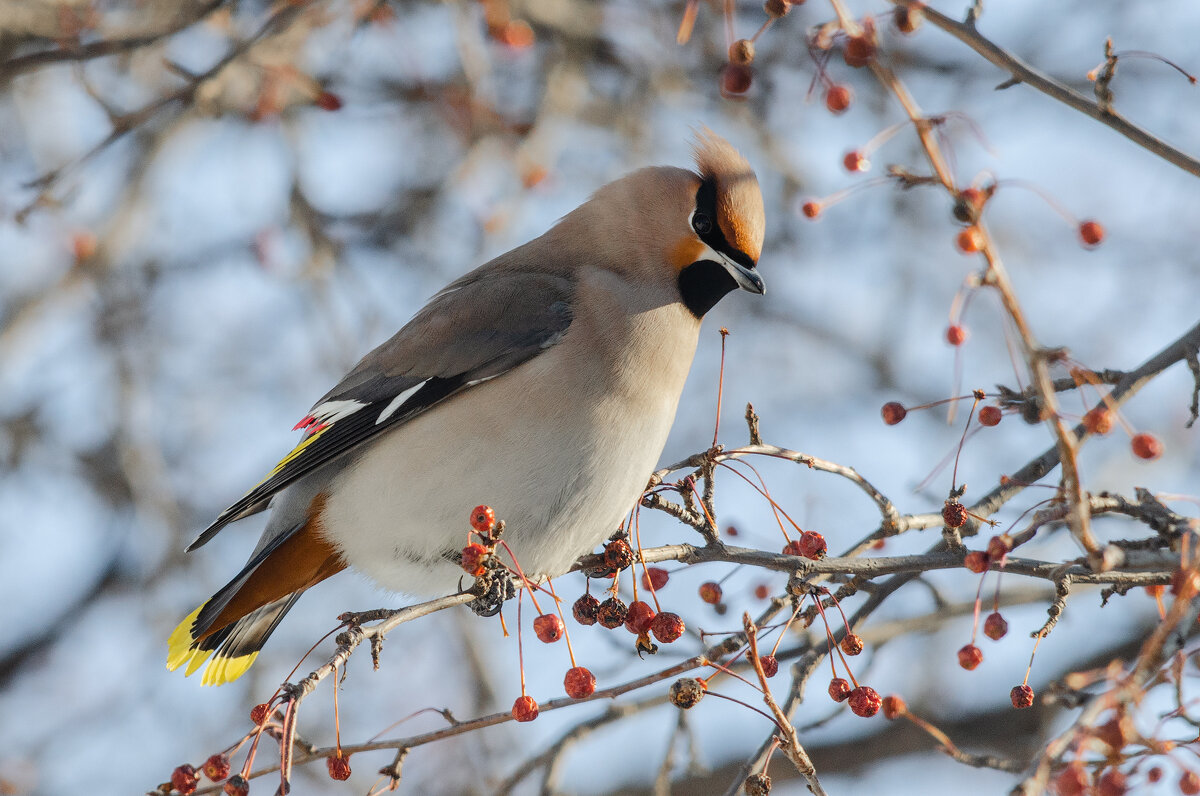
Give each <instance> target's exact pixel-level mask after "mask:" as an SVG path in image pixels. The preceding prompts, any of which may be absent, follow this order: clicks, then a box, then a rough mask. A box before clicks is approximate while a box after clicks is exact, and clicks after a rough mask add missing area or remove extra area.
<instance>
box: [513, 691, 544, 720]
mask: <svg viewBox="0 0 1200 796" xmlns="http://www.w3.org/2000/svg"><path fill="white" fill-rule="evenodd" d="M512 717H513V718H514V719H516V720H517V721H533V720H534V719H536V718H537V717H538V703H537V701H536V700H535V699H534V698H533V697H531V696H528V695H521V696H519V697H517V701H516V702H513V706H512Z"/></svg>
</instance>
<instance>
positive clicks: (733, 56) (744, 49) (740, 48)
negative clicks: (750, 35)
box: [729, 39, 754, 66]
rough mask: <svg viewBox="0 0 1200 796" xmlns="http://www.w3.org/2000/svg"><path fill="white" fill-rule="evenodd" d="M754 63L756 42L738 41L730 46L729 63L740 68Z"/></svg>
mask: <svg viewBox="0 0 1200 796" xmlns="http://www.w3.org/2000/svg"><path fill="white" fill-rule="evenodd" d="M753 61H754V42H752V41H750V40H749V39H738V40H737V41H735V42H734V43H733V44H731V45H729V63H731V64H737V65H738V66H749V65H750V64H751V62H753Z"/></svg>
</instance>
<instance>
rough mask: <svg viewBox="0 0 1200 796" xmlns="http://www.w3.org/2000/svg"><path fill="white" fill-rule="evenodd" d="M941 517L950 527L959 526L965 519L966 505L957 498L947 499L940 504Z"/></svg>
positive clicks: (961, 525)
mask: <svg viewBox="0 0 1200 796" xmlns="http://www.w3.org/2000/svg"><path fill="white" fill-rule="evenodd" d="M942 519H943V520H945V522H946V524H947V525H948V526H950V527H951V528H961V527H963V524H964V523H965V522H966V521H967V507H966V506H964V505H963V504H961V503H959V502H958V501H957V500H947V501H946V505H944V506H942Z"/></svg>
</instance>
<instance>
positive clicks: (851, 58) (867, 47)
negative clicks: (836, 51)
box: [842, 36, 875, 68]
mask: <svg viewBox="0 0 1200 796" xmlns="http://www.w3.org/2000/svg"><path fill="white" fill-rule="evenodd" d="M874 55H875V43H874V42H872V41H871V40H870V39H868V38H867V37H866V36H851V37H850V38H849V39H847V40H846V44H845V46H843V47H842V58H844V59H845V61H846V66H852V67H855V68H858V67H861V66H866V65H867V64H868V63H870V61H871V58H872V57H874Z"/></svg>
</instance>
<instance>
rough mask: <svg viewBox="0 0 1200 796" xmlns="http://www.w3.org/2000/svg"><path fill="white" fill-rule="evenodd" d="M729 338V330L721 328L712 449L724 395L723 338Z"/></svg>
mask: <svg viewBox="0 0 1200 796" xmlns="http://www.w3.org/2000/svg"><path fill="white" fill-rule="evenodd" d="M726 337H729V330H728V329H726V328H725V327H724V326H722V327H721V369H720V371H718V373H717V420H716V422H715V423H713V441H712V447H714V448H715V447H717V439H718V437H719V435H720V432H721V398H722V397H723V396H724V394H725V338H726Z"/></svg>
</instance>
